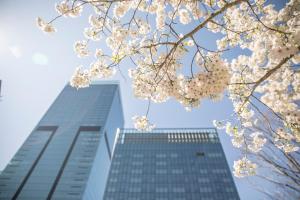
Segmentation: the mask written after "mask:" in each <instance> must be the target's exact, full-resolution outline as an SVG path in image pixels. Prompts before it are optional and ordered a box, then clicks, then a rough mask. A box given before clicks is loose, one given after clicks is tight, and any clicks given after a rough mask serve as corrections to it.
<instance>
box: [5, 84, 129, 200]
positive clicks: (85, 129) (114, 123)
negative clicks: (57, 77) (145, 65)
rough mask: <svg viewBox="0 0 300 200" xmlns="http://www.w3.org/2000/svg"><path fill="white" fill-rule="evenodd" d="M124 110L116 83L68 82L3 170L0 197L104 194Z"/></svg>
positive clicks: (60, 197) (94, 197)
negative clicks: (81, 84) (85, 84)
mask: <svg viewBox="0 0 300 200" xmlns="http://www.w3.org/2000/svg"><path fill="white" fill-rule="evenodd" d="M123 123H124V119H123V111H122V105H121V100H120V91H119V86H118V84H116V83H111V82H110V83H107V84H105V83H101V84H97V83H95V84H92V85H91V86H90V87H88V88H83V89H80V90H76V89H74V88H72V87H70V86H66V87H65V88H64V89H63V91H62V92H61V93H60V94H59V96H58V97H57V99H56V100H55V102H54V103H53V104H52V106H51V107H50V108H49V110H48V111H47V112H46V114H45V115H44V116H43V118H42V119H41V121H40V122H39V123H38V125H37V126H36V127H35V128H34V130H33V131H32V133H31V134H30V135H29V137H28V138H27V139H26V141H25V142H24V144H23V145H22V146H21V148H20V149H19V150H18V152H17V153H16V154H15V156H14V157H13V158H12V160H11V161H10V163H9V164H8V165H7V167H6V168H5V169H4V171H3V172H2V173H1V175H0V199H28V200H29V199H30V200H34V199H39V200H41V199H64V200H65V199H72V200H73V199H97V200H99V199H101V198H102V196H103V193H104V189H105V183H106V178H107V175H108V172H109V165H110V159H111V155H112V154H111V152H112V147H113V143H114V141H115V133H116V130H117V128H119V127H123Z"/></svg>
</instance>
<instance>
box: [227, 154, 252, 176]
mask: <svg viewBox="0 0 300 200" xmlns="http://www.w3.org/2000/svg"><path fill="white" fill-rule="evenodd" d="M233 168H234V171H233V174H234V176H236V177H239V178H242V177H245V176H253V175H255V174H256V168H257V165H256V164H255V163H252V162H251V161H250V160H249V159H248V158H247V157H243V158H242V159H240V160H238V161H234V164H233Z"/></svg>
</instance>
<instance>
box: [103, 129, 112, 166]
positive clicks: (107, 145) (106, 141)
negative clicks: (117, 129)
mask: <svg viewBox="0 0 300 200" xmlns="http://www.w3.org/2000/svg"><path fill="white" fill-rule="evenodd" d="M104 138H105V143H106V148H107V152H108V156H109V159H110V160H111V152H110V147H109V143H108V138H107V132H106V131H105V132H104Z"/></svg>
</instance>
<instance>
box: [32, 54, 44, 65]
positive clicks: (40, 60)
mask: <svg viewBox="0 0 300 200" xmlns="http://www.w3.org/2000/svg"><path fill="white" fill-rule="evenodd" d="M32 61H33V63H34V64H37V65H47V64H48V57H47V56H46V55H45V54H43V53H40V52H36V53H34V54H33V55H32Z"/></svg>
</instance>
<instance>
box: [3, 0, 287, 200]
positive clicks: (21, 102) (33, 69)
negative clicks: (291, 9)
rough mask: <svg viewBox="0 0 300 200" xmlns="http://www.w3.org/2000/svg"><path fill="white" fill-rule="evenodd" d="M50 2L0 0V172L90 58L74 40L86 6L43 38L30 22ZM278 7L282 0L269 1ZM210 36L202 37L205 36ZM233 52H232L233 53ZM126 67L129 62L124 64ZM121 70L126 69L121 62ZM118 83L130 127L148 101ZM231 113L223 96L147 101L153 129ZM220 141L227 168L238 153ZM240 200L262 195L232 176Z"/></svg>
mask: <svg viewBox="0 0 300 200" xmlns="http://www.w3.org/2000/svg"><path fill="white" fill-rule="evenodd" d="M54 3H55V1H40V0H27V1H17V0H1V1H0V79H1V80H3V84H2V95H3V97H2V101H1V102H0V138H1V139H0V170H2V169H3V168H4V167H5V166H6V165H7V163H8V162H9V160H10V159H11V158H12V157H13V155H14V154H15V153H16V151H17V150H18V148H19V147H20V146H21V145H22V143H23V142H24V140H25V139H26V138H27V136H28V135H29V134H30V132H31V131H32V129H33V128H34V126H35V125H36V124H37V123H38V121H39V120H40V118H41V117H42V115H43V114H44V113H45V112H46V110H47V109H48V108H49V106H50V105H51V103H52V102H53V101H54V99H55V98H56V97H57V95H58V93H59V92H60V91H61V90H62V88H63V87H64V86H65V84H66V83H67V82H68V81H69V78H70V77H71V75H72V73H73V71H74V69H75V67H77V66H78V65H79V64H82V65H86V66H88V65H89V63H90V61H91V60H89V59H87V60H82V59H79V58H77V56H76V55H75V53H74V52H73V43H74V41H76V40H78V39H83V35H82V30H83V28H85V27H87V26H88V22H87V17H88V15H89V12H88V10H86V11H84V13H83V16H82V17H80V18H76V19H66V18H63V19H62V20H59V21H57V22H56V23H55V26H56V27H57V29H58V32H57V33H56V34H54V35H51V36H48V35H45V34H43V33H42V32H41V31H40V30H38V28H37V27H36V25H35V18H36V17H37V16H42V17H43V18H45V19H48V20H49V19H52V18H53V17H54V16H55V15H56V12H55V11H54ZM272 3H277V6H278V7H281V6H282V4H283V3H284V1H282V0H277V1H276V0H273V1H272ZM207 39H210V40H212V38H205V40H207ZM229 56H230V57H231V56H234V53H233V54H232V55H229ZM128 65H130V64H129V63H128ZM124 67H125V68H124V69H125V70H123V72H124V73H126V74H127V68H128V67H132V66H124ZM114 79H119V80H120V83H121V93H122V100H123V107H124V113H125V121H126V124H125V126H126V127H132V126H133V125H132V120H131V117H132V116H133V115H135V114H145V112H146V109H147V106H146V105H147V102H146V101H141V100H137V99H135V98H134V97H133V93H132V90H131V86H130V80H129V79H127V81H125V80H124V79H122V78H120V76H119V75H117V76H116V77H114ZM231 113H232V105H231V102H230V101H229V100H228V99H227V98H224V99H223V100H222V101H220V102H217V103H214V102H211V101H208V100H204V101H203V102H202V104H201V106H200V108H198V109H195V110H193V111H191V112H186V111H185V109H184V108H183V107H182V106H181V105H180V104H179V103H177V102H175V101H174V100H170V101H168V102H166V103H163V104H151V110H150V113H149V118H150V120H151V121H153V122H154V123H155V124H156V126H157V127H160V128H161V127H172V128H173V127H174V128H176V127H211V126H212V120H214V119H226V118H228V117H229V115H230V114H231ZM219 135H220V138H221V142H222V145H223V148H224V151H225V154H226V157H227V160H228V162H229V165H230V167H231V168H232V165H233V161H234V160H235V159H237V158H238V156H239V152H238V151H236V150H234V149H233V147H232V145H231V143H230V138H229V137H227V136H226V134H225V133H224V132H222V131H221V132H219ZM235 182H236V185H237V187H238V191H239V194H240V196H241V199H244V200H246V199H263V196H262V195H261V194H259V193H258V192H256V191H255V190H254V189H252V188H251V186H250V185H249V183H248V181H246V179H235Z"/></svg>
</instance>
